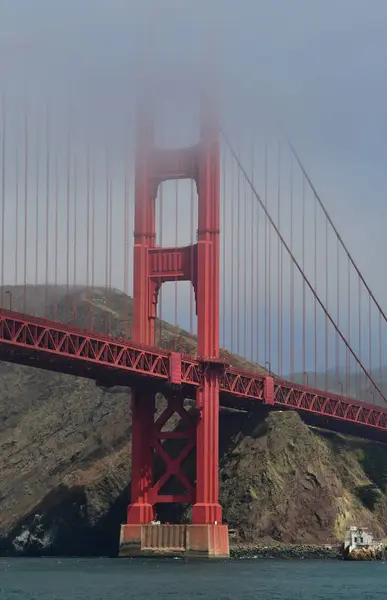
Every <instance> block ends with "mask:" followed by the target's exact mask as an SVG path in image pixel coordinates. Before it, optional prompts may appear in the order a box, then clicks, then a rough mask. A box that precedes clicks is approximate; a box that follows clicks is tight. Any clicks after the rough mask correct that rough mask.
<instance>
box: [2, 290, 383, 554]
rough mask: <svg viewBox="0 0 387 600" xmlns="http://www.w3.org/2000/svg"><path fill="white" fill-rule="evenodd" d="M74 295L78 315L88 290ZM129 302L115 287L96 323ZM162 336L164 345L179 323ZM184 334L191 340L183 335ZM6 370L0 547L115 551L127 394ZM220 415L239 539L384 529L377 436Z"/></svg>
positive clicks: (117, 319)
mask: <svg viewBox="0 0 387 600" xmlns="http://www.w3.org/2000/svg"><path fill="white" fill-rule="evenodd" d="M16 292H17V290H16ZM32 292H33V288H32ZM32 292H31V294H32ZM103 294H104V292H103V290H100V291H99V295H100V296H103ZM32 295H34V297H35V298H36V297H37V296H38V294H36V290H35V292H34V293H33V294H32ZM73 296H74V297H73V299H72V302H76V304H77V307H78V308H79V310H77V313H78V315H80V317H79V319H80V321H81V315H82V309H84V295H83V291H82V289H76V290H75V291H74V292H73ZM15 297H16V301H17V293H15ZM123 305H124V304H123V303H122V294H118V293H117V296H114V293H113V292H110V295H109V296H106V297H104V302H102V303H99V304H98V307H97V306H96V308H95V313H96V319H98V320H99V321H98V322H99V323H100V324H102V323H104V319H105V314H106V311H107V310H108V311H110V323H111V326H112V331H113V332H114V333H116V334H117V333H118V334H119V332H120V331H121V330H122V322H123V321H124V320H125V318H126V315H125V314H124V313H123V309H122V306H123ZM16 309H20V307H18V306H16ZM129 316H130V315H129ZM78 324H80V325H81V324H82V322H80V323H78ZM165 332H166V333H165V338H164V340H165V343H166V345H168V344H169V343H171V340H173V337H174V335H175V330H174V328H173V327H171V326H167V325H166V326H165ZM180 339H181V341H180V343H182V344H185V345H186V346H187V347H188V348H187V349H193V348H194V340H193V339H192V338H190V337H189V336H188V334H185V333H183V335H180ZM232 360H233V362H234V364H238V361H240V359H238V358H237V357H233V359H232ZM0 377H1V383H2V385H1V388H0V554H4V553H6V554H23V553H28V554H45V555H47V554H66V555H69V554H70V555H81V554H89V555H90V554H91V555H101V554H115V552H116V551H117V544H118V535H119V526H120V524H121V523H122V522H124V520H125V511H126V506H127V498H128V483H129V481H130V434H131V415H130V390H129V389H127V388H112V389H110V390H106V389H102V388H100V387H97V386H96V385H95V384H94V382H92V381H88V380H84V379H79V378H72V377H69V376H63V375H58V374H52V373H49V372H45V371H40V370H33V369H30V368H27V367H20V366H18V365H10V364H6V363H0ZM265 417H266V418H265ZM220 419H221V421H220V425H221V440H220V441H221V456H222V459H221V471H220V482H221V486H220V487H221V501H222V504H223V508H224V517H225V519H226V521H227V522H228V523H229V526H230V528H233V529H235V530H236V541H237V542H243V543H249V544H252V543H257V542H260V541H270V540H276V541H282V542H287V543H289V542H290V543H293V542H294V543H301V542H316V541H317V542H321V543H327V541H332V539H334V538H335V537H338V538H339V539H340V538H341V537H342V536H343V532H344V529H345V527H346V525H347V524H350V523H352V522H353V523H356V524H359V525H362V526H368V527H370V529H371V530H372V532H373V533H374V535H382V534H385V533H386V531H387V501H386V495H385V480H384V476H385V475H387V459H386V458H385V447H384V446H383V445H382V444H377V443H375V442H367V441H364V440H359V439H356V438H349V437H348V436H347V437H344V436H340V435H338V434H334V433H328V432H324V431H320V430H317V429H312V428H310V427H308V426H307V425H305V424H304V423H303V422H302V421H301V419H300V418H299V416H298V415H297V414H295V413H292V412H276V413H270V414H269V415H268V416H266V415H265V414H264V413H263V412H261V413H258V414H257V415H250V416H248V417H247V416H246V415H243V414H242V413H235V412H228V411H224V412H223V413H222V414H221V417H220ZM159 514H160V517H161V518H166V519H168V520H171V517H175V518H177V519H179V518H187V516H188V513H186V514H182V515H181V514H179V513H178V512H175V513H174V514H171V513H167V512H166V509H165V508H164V512H163V508H161V509H160V512H159Z"/></svg>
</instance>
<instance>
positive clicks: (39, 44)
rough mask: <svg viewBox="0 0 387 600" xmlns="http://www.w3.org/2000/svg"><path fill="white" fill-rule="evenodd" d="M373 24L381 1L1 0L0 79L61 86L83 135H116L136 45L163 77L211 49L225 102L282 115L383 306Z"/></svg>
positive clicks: (380, 21)
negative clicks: (81, 117) (79, 117)
mask: <svg viewBox="0 0 387 600" xmlns="http://www.w3.org/2000/svg"><path fill="white" fill-rule="evenodd" d="M386 27H387V3H386V2H385V0H368V1H365V0H325V1H324V2H320V1H317V0H291V1H290V0H266V1H259V0H213V1H211V0H208V1H206V0H192V1H188V0H158V1H156V0H154V1H153V2H151V1H150V0H135V1H134V0H126V1H124V0H122V1H120V0H67V1H65V2H64V1H59V0H1V1H0V92H1V91H5V92H6V93H7V96H8V97H9V98H11V102H10V104H11V105H13V106H16V105H17V104H18V102H19V103H22V99H23V98H24V97H27V98H29V99H30V98H34V100H33V102H35V104H36V103H37V104H38V105H39V102H43V104H44V102H45V101H46V100H47V99H48V101H49V102H51V104H54V105H55V106H56V110H57V113H58V114H64V113H65V107H66V106H67V105H68V99H69V98H71V101H72V103H75V104H77V105H79V107H83V108H82V109H80V111H81V113H82V110H83V111H84V112H83V113H82V114H85V115H87V122H88V123H87V126H88V127H89V131H91V132H92V133H91V134H90V135H91V136H92V138H98V136H99V134H101V135H104V136H106V135H108V136H110V137H111V138H112V139H113V140H117V139H119V140H120V143H121V141H122V140H123V139H124V138H125V135H124V131H125V127H124V125H125V124H126V123H128V122H129V121H130V117H129V116H128V113H127V107H126V104H127V103H128V101H129V99H130V98H131V97H132V91H133V89H134V88H135V81H136V73H137V76H138V72H139V71H141V69H138V61H137V56H138V50H139V48H142V49H144V48H145V49H150V53H151V54H153V55H154V56H157V61H158V65H159V73H161V75H162V76H161V78H162V79H164V81H165V85H166V86H167V87H168V86H169V85H170V82H169V81H168V77H167V76H166V73H167V70H168V65H169V64H173V65H174V67H175V68H176V66H178V67H180V71H181V72H185V73H186V78H187V80H190V79H194V78H195V77H196V73H197V65H198V64H199V63H200V64H203V56H204V57H206V56H208V54H209V53H212V50H213V49H214V48H215V49H216V54H217V60H218V64H219V65H220V69H219V72H220V80H221V89H222V93H223V98H222V101H223V104H224V105H227V106H228V107H229V109H230V110H229V114H230V115H233V117H234V118H235V116H236V115H239V117H240V118H241V121H243V123H244V124H245V125H246V124H248V125H249V127H251V129H254V130H255V133H256V134H257V136H258V137H259V132H260V128H259V125H258V124H259V123H260V122H265V120H266V119H267V120H269V119H272V118H274V119H277V118H278V119H280V120H282V121H283V122H284V123H285V124H286V127H287V129H288V130H289V131H290V134H291V137H292V139H293V142H294V143H295V145H296V147H297V149H298V150H299V152H300V154H301V155H302V157H303V159H304V162H305V164H306V166H307V169H308V170H309V172H310V174H311V176H312V179H313V181H314V183H315V185H316V187H317V189H318V190H319V192H320V193H321V196H322V198H323V200H324V202H325V204H326V206H327V208H328V210H329V211H330V213H331V215H332V217H333V220H334V222H335V224H336V225H337V227H338V229H339V231H340V232H341V234H342V236H343V238H344V240H345V241H346V242H347V244H348V246H349V248H350V250H351V251H352V253H353V256H354V258H355V259H356V261H357V263H358V264H359V267H360V268H361V269H362V270H363V271H364V272H365V275H366V278H367V279H368V281H369V283H370V285H371V287H372V288H373V289H374V290H375V293H376V295H377V296H378V297H379V299H380V302H381V304H382V305H383V306H386V305H387V283H386V282H387V280H386V278H385V277H384V276H383V272H384V270H383V265H384V256H385V255H386V251H387V241H386V239H387V238H386V235H385V228H386V217H387V204H386V199H387V179H386V174H385V173H386V169H385V160H386V157H387V141H386V131H387V120H386V110H387V109H386V107H387V77H386V64H387V38H386V35H385V32H386ZM199 58H200V60H199ZM206 62H208V60H207V59H206V58H204V64H205V63H206ZM43 104H42V105H43ZM15 111H16V109H15ZM10 112H12V106H11V107H10ZM81 113H80V114H81ZM19 120H20V117H19ZM19 126H20V123H19ZM83 126H84V127H86V125H85V124H83ZM101 132H103V134H102V133H101ZM106 132H107V133H106Z"/></svg>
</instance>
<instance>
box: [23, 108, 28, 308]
mask: <svg viewBox="0 0 387 600" xmlns="http://www.w3.org/2000/svg"><path fill="white" fill-rule="evenodd" d="M27 244H28V117H27V113H26V114H25V118H24V269H23V270H24V292H23V312H24V313H26V312H27Z"/></svg>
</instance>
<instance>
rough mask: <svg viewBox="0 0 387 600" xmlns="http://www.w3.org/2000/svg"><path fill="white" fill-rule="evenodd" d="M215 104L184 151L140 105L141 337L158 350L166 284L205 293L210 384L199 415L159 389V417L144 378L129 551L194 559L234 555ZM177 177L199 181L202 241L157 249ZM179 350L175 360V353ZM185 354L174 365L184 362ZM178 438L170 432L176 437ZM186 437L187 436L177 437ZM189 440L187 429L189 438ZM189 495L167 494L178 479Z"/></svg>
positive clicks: (202, 308)
mask: <svg viewBox="0 0 387 600" xmlns="http://www.w3.org/2000/svg"><path fill="white" fill-rule="evenodd" d="M212 109H213V105H212V104H211V102H209V101H208V100H205V101H204V102H203V105H202V117H201V127H200V138H199V142H198V144H196V145H194V146H191V147H189V148H182V149H178V150H170V149H169V150H166V149H159V148H156V147H155V146H154V138H153V117H152V113H151V111H150V109H149V106H148V108H147V104H146V102H143V103H142V105H141V108H140V109H139V116H138V123H137V126H138V132H137V153H136V178H135V230H134V294H133V341H134V342H136V343H139V344H147V345H154V344H155V319H156V308H157V298H158V293H159V290H160V287H161V285H162V283H163V282H165V281H176V280H178V281H179V280H180V281H182V280H186V281H187V280H188V281H190V282H191V283H192V285H193V287H194V291H195V297H196V312H197V317H198V332H197V353H198V357H199V358H200V361H201V362H202V368H203V374H204V375H203V385H202V387H201V388H200V389H198V390H197V392H196V415H195V416H194V417H193V416H192V414H191V413H188V412H187V411H185V410H184V408H183V401H184V396H183V392H182V390H180V391H176V388H175V387H174V389H173V392H172V391H168V390H165V389H164V390H160V391H162V393H163V394H164V395H165V396H166V399H167V401H168V407H167V409H166V410H165V411H164V413H163V415H161V416H160V417H159V418H158V419H157V420H155V389H154V388H153V389H151V388H148V387H147V386H148V384H147V383H146V381H145V382H143V383H139V384H138V387H135V388H134V389H132V486H131V504H130V505H129V507H128V514H127V524H126V525H123V526H122V528H121V539H120V555H121V556H139V555H142V556H143V555H171V554H172V555H179V554H182V555H185V556H191V557H208V558H227V557H228V556H229V541H228V528H227V525H223V524H222V509H221V506H220V504H219V484H218V476H219V474H218V471H219V377H220V373H221V369H222V364H221V361H219V233H220V232H219V222H220V218H219V212H220V157H219V153H220V150H219V131H218V123H217V119H216V118H215V115H214V111H213V110H212ZM174 179H193V180H194V181H195V182H196V186H197V190H198V229H197V243H196V244H194V245H192V246H186V247H180V248H160V247H156V222H155V201H156V196H157V190H158V187H159V185H160V184H161V183H162V182H163V181H167V180H174ZM172 354H173V356H172ZM179 358H180V357H179V355H177V354H176V353H171V361H172V360H173V361H174V362H175V363H176V364H177V365H178V364H179ZM173 411H176V412H178V414H180V416H181V417H182V419H183V420H185V421H186V422H187V423H188V427H187V432H186V439H185V444H184V446H183V448H182V450H181V453H180V455H179V456H178V457H177V458H176V457H174V458H173V459H172V458H171V457H169V456H168V455H167V452H166V450H165V447H164V446H162V444H161V439H162V437H163V436H162V433H161V425H160V423H161V424H164V423H165V421H166V420H167V418H168V416H169V415H170V414H172V412H173ZM173 435H174V433H173V432H169V433H168V437H169V438H171V437H173ZM177 435H179V433H178V434H177ZM179 439H181V432H180V437H179ZM193 448H196V478H195V479H196V483H191V482H189V481H187V478H186V476H185V475H184V473H183V471H182V462H183V460H184V458H185V457H186V456H187V454H188V453H189V451H190V450H192V449H193ZM155 453H157V454H159V455H160V456H161V457H162V458H163V460H164V461H165V462H166V474H164V475H163V476H162V477H161V478H160V479H159V480H158V481H155V475H154V470H153V460H154V454H155ZM172 475H174V476H176V477H177V478H178V479H179V480H180V482H181V483H183V484H184V487H185V488H186V490H187V492H186V494H180V495H176V494H175V495H173V494H172V495H171V494H169V495H163V494H162V493H161V492H162V489H161V488H162V487H163V485H164V484H165V482H166V479H167V478H168V477H169V476H172ZM160 502H180V503H190V504H192V505H193V508H192V524H191V525H163V524H160V525H155V524H151V521H153V519H154V518H155V504H157V503H160Z"/></svg>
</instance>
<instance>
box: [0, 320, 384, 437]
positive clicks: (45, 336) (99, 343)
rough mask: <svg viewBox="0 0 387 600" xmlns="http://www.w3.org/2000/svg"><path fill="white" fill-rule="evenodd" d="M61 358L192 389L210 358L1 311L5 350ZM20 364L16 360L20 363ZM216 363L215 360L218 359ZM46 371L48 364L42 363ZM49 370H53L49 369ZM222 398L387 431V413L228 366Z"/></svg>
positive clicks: (0, 331) (0, 330) (222, 381)
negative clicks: (275, 407) (170, 350)
mask: <svg viewBox="0 0 387 600" xmlns="http://www.w3.org/2000/svg"><path fill="white" fill-rule="evenodd" d="M1 346H11V347H12V348H13V349H14V350H17V348H22V349H27V350H32V351H34V352H40V353H41V354H43V355H44V354H50V355H56V356H58V355H60V356H63V357H65V358H68V359H70V360H77V361H83V362H85V363H88V364H90V363H94V364H95V365H98V366H99V367H107V368H108V369H114V370H119V371H127V372H128V373H132V374H137V375H143V376H148V377H152V378H154V379H160V380H164V381H169V382H172V383H176V384H183V385H188V386H195V387H197V386H199V385H201V383H202V381H203V377H204V373H205V369H206V364H207V363H208V362H212V361H208V360H204V359H200V358H196V357H192V356H186V355H180V354H179V353H176V352H169V351H167V350H162V349H158V348H155V347H144V346H138V345H136V344H132V343H131V342H128V341H127V340H119V339H117V338H111V337H109V336H106V335H102V334H95V333H92V332H89V331H86V330H82V329H80V328H73V327H69V326H67V325H62V324H60V325H59V324H58V323H54V322H51V321H47V320H45V319H39V318H36V317H32V316H29V315H28V316H27V315H23V314H20V313H15V312H12V311H9V310H4V309H1V310H0V347H1ZM16 362H17V359H16ZM215 362H216V361H215ZM42 367H43V368H44V365H42ZM46 368H49V367H46ZM220 391H221V393H222V394H223V395H227V396H231V397H236V398H244V399H246V400H253V401H254V400H255V401H261V402H263V403H265V404H268V405H272V406H277V407H284V408H287V409H295V410H298V411H301V412H306V413H312V414H315V415H320V416H325V417H327V418H333V419H338V420H342V421H347V422H351V423H355V424H359V425H364V426H367V427H372V428H376V429H378V430H385V431H387V409H386V408H383V407H376V406H374V405H371V404H366V403H362V402H359V401H357V400H353V399H351V398H346V397H343V396H339V395H337V394H330V393H328V392H323V391H320V390H314V389H310V388H307V387H305V386H302V385H296V384H293V383H291V382H288V381H284V380H282V379H277V378H272V377H269V376H266V375H264V374H256V373H251V372H249V371H243V370H240V369H235V368H233V367H227V366H224V367H223V372H222V374H221V376H220Z"/></svg>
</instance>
